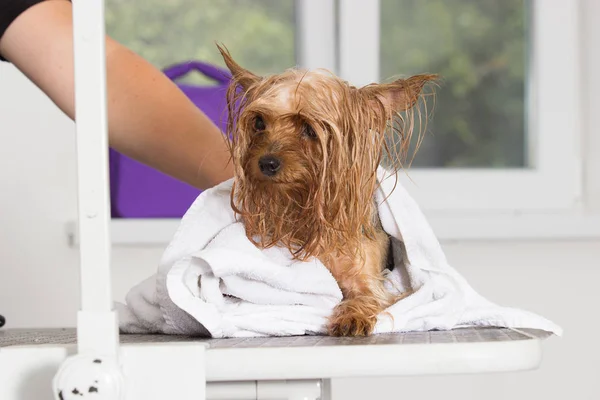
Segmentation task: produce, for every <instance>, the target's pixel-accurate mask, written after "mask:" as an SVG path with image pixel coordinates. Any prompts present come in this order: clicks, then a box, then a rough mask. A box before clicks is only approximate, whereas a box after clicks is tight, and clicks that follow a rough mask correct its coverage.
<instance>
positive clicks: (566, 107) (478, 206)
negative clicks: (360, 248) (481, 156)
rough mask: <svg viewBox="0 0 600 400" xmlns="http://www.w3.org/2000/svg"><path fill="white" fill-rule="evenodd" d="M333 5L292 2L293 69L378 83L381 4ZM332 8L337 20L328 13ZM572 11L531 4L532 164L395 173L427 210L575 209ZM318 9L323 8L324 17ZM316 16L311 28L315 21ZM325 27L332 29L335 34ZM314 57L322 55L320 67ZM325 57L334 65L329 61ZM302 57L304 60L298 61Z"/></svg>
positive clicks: (578, 125)
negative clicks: (299, 11)
mask: <svg viewBox="0 0 600 400" xmlns="http://www.w3.org/2000/svg"><path fill="white" fill-rule="evenodd" d="M333 3H334V0H325V1H318V0H315V1H313V0H297V4H298V7H300V8H303V11H304V14H303V17H301V18H299V20H298V24H297V30H298V31H299V32H303V31H306V30H309V31H310V37H311V38H312V39H308V40H305V41H304V42H302V41H301V46H300V47H299V49H300V50H301V51H300V52H299V53H298V60H299V64H300V66H302V67H309V68H312V67H317V66H319V67H320V66H325V67H326V68H329V69H331V70H333V71H334V72H335V73H337V74H338V75H339V76H340V77H342V78H343V79H346V80H348V81H349V82H350V83H352V84H355V85H357V86H362V85H365V84H368V83H371V82H378V81H380V77H379V63H380V57H379V40H380V36H379V35H380V24H379V22H380V21H379V15H380V1H379V0H369V1H364V0H339V3H337V4H335V5H334V4H333ZM336 5H337V8H336V10H337V18H336V13H332V12H331V10H332V9H333V8H335V6H336ZM579 8H580V1H579V0H572V1H561V0H532V1H531V6H530V10H531V37H530V43H531V49H532V51H531V53H530V63H529V71H528V74H529V76H530V79H529V82H528V88H527V90H528V96H529V97H528V99H527V100H528V103H529V110H528V113H527V115H528V118H529V121H527V123H528V134H529V135H530V138H529V139H528V144H527V146H528V152H529V157H528V158H529V160H531V161H530V162H531V163H532V165H531V166H529V167H525V168H512V169H502V168H499V169H492V168H411V169H410V170H409V171H407V173H406V174H401V178H400V179H401V182H402V184H403V185H404V186H405V187H406V189H407V190H408V191H409V192H410V193H411V195H413V196H414V197H415V200H416V201H417V202H418V203H419V204H420V205H421V207H422V208H423V209H424V210H425V211H426V212H432V213H439V212H444V213H447V212H453V213H456V212H460V213H462V214H464V213H466V212H471V213H481V212H486V213H488V214H490V213H495V214H498V213H501V214H502V213H506V212H510V213H523V212H525V213H530V212H536V213H537V212H544V213H547V212H565V211H572V210H576V209H577V208H578V207H579V206H580V203H581V197H582V178H583V174H582V149H581V146H580V141H581V136H582V117H583V116H582V115H581V103H582V101H581V87H580V80H579V78H580V73H581V72H580V71H581V59H580V48H579V45H580V43H581V39H582V37H581V32H580V14H579ZM324 9H326V10H328V12H327V13H325V14H323V13H322V11H323V10H324ZM309 11H310V12H309ZM319 13H321V14H319ZM309 14H310V16H309ZM317 16H318V17H320V19H319V20H318V22H319V23H318V24H316V23H314V22H315V18H318V17H317ZM327 19H329V22H328V23H327ZM332 26H335V27H337V31H336V32H335V33H332V32H331V27H332ZM357 27H360V29H357ZM304 38H305V39H307V35H304ZM324 38H326V40H324ZM332 43H334V44H333V45H332ZM306 54H310V55H312V57H307V56H306ZM317 54H327V57H324V58H322V60H323V62H319V61H320V59H319V57H318V56H317ZM557 55H560V57H558V56H557ZM332 56H333V57H334V58H335V59H336V61H333V62H332V61H331V57H332ZM305 59H310V62H309V63H305V62H304V60H305ZM426 72H435V71H426ZM557 77H560V78H559V79H560V85H557V83H558V80H557ZM557 86H560V89H561V92H560V93H559V95H556V94H557V90H556V88H557ZM442 90H443V89H442ZM565 133H566V134H565ZM429 140H435V139H434V138H431V137H430V138H429Z"/></svg>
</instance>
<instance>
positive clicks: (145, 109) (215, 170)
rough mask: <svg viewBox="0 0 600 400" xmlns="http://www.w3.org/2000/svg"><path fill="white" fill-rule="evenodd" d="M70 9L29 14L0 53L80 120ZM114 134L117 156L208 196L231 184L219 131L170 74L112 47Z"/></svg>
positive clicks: (43, 8)
mask: <svg viewBox="0 0 600 400" xmlns="http://www.w3.org/2000/svg"><path fill="white" fill-rule="evenodd" d="M72 29H73V28H72V14H71V3H70V2H68V1H64V0H49V1H44V2H42V3H40V4H38V5H35V6H33V7H31V8H30V9H28V10H27V11H25V12H24V13H22V14H21V15H20V16H19V17H18V18H17V19H16V20H15V21H14V22H13V23H12V24H11V25H10V26H9V28H8V29H7V30H6V32H5V34H4V35H3V36H2V38H1V39H0V53H1V54H2V55H3V56H4V57H5V58H6V59H7V60H9V61H10V62H12V63H13V64H14V65H15V66H16V67H17V68H18V69H19V70H21V71H22V72H23V73H24V74H25V75H26V76H27V77H28V78H29V79H30V80H31V81H33V82H34V83H35V84H36V85H37V86H38V87H39V88H40V89H41V90H42V91H44V92H45V93H46V94H47V95H48V96H49V97H50V98H51V99H52V100H53V101H54V103H55V104H56V105H57V106H58V107H59V108H60V109H61V110H62V111H63V112H65V113H66V114H67V115H68V116H69V117H71V118H74V89H73V33H72ZM106 63H107V64H106V65H107V86H108V127H109V141H110V145H111V147H112V148H114V149H115V150H117V151H119V152H121V153H123V154H125V155H127V156H129V157H131V158H134V159H136V160H138V161H140V162H142V163H144V164H147V165H150V166H152V167H153V168H156V169H158V170H160V171H162V172H164V173H166V174H168V175H171V176H173V177H175V178H177V179H180V180H182V181H184V182H187V183H189V184H191V185H193V186H196V187H198V188H201V189H205V188H208V187H211V186H214V185H216V184H218V183H220V182H222V181H224V180H226V179H229V178H230V177H231V176H232V171H233V169H232V166H231V163H229V153H228V150H227V146H226V144H225V141H224V139H223V134H222V133H221V132H220V130H219V129H218V128H217V127H216V126H215V125H214V124H213V123H212V121H210V119H208V118H207V117H206V116H205V115H204V114H203V113H202V112H201V111H200V110H198V109H197V108H196V106H195V105H194V104H193V103H192V102H191V101H190V100H189V99H188V98H187V97H186V96H185V95H184V94H183V93H182V92H181V91H180V90H179V89H178V88H177V86H176V85H175V84H173V83H172V82H171V81H170V80H169V79H168V78H166V77H165V76H164V74H163V73H162V72H161V71H159V70H157V69H156V68H154V67H153V66H152V65H151V64H149V63H148V62H146V61H144V60H143V59H142V58H141V57H139V56H137V55H136V54H134V53H133V52H131V51H130V50H128V49H127V48H125V47H123V46H121V45H120V44H118V43H116V42H115V41H114V40H112V39H110V38H107V40H106Z"/></svg>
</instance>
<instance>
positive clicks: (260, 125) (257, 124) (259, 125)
mask: <svg viewBox="0 0 600 400" xmlns="http://www.w3.org/2000/svg"><path fill="white" fill-rule="evenodd" d="M265 129H266V125H265V121H264V120H263V119H262V117H261V116H256V117H255V118H254V130H255V131H256V132H261V131H264V130H265Z"/></svg>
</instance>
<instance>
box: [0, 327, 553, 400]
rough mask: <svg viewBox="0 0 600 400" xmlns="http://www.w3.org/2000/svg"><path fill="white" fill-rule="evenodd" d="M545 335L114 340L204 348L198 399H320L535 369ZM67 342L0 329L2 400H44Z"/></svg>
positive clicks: (62, 335)
mask: <svg viewBox="0 0 600 400" xmlns="http://www.w3.org/2000/svg"><path fill="white" fill-rule="evenodd" d="M547 336H548V334H547V333H546V332H542V331H535V330H515V329H497V328H463V329H455V330H452V331H431V332H410V333H405V334H383V335H375V336H372V337H368V338H334V337H327V336H301V337H277V338H245V339H209V340H206V339H198V338H193V337H185V336H167V335H121V336H120V342H121V350H122V353H123V358H124V359H125V360H127V357H128V353H132V354H134V353H135V352H136V351H139V350H140V349H144V348H145V347H147V346H152V345H157V346H166V347H165V348H166V349H168V348H170V347H172V346H174V347H177V346H178V345H180V344H196V345H198V344H201V345H203V346H205V349H206V350H205V372H206V382H207V384H206V398H207V399H210V400H218V399H229V400H255V399H260V400H263V399H265V400H266V399H306V400H316V399H324V400H325V399H331V397H330V395H331V393H330V388H331V384H330V380H331V379H332V378H348V377H357V378H358V377H374V376H415V375H420V376H423V375H440V374H465V373H467V374H470V373H489V372H507V371H525V370H531V369H535V368H537V366H538V365H539V363H540V361H541V354H542V351H541V350H542V347H541V343H542V340H543V339H545V338H546V337H547ZM75 344H76V332H75V329H43V330H6V331H0V377H2V378H1V379H2V380H4V381H3V382H0V392H1V393H0V394H1V395H2V396H1V397H2V399H6V400H17V399H18V400H34V398H35V399H36V400H38V399H39V400H42V399H45V398H48V399H50V393H49V391H48V390H47V389H48V388H49V387H50V380H51V378H52V376H53V372H54V371H56V370H57V369H58V367H59V365H60V363H61V362H63V361H64V359H66V357H67V356H68V355H69V354H72V353H74V352H75ZM340 360H345V361H344V362H340ZM153 367H154V366H150V368H153ZM171 368H183V366H172V367H171ZM198 378H200V377H198ZM32 379H33V381H35V382H38V384H42V383H43V384H42V386H41V387H40V388H41V389H42V391H37V390H34V389H32V388H30V389H29V390H30V391H32V393H33V392H35V393H36V397H27V396H24V394H23V393H27V392H24V391H23V390H24V389H23V388H24V387H26V385H27V382H28V381H30V380H32ZM7 388H8V389H9V391H10V392H8V393H7V392H6V389H7ZM44 388H46V389H45V390H46V391H43V389H44ZM44 393H45V395H46V397H43V394H44ZM7 394H8V395H9V396H8V397H6V395H7ZM157 398H158V397H157Z"/></svg>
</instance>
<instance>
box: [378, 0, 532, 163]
mask: <svg viewBox="0 0 600 400" xmlns="http://www.w3.org/2000/svg"><path fill="white" fill-rule="evenodd" d="M381 11H382V12H381V17H382V21H381V24H382V32H381V69H382V70H381V75H382V77H386V78H391V77H394V76H397V75H403V76H405V75H411V74H415V73H422V72H430V73H437V74H439V75H441V77H442V82H441V85H440V87H439V88H437V89H436V93H437V95H436V98H435V110H434V118H433V119H432V121H431V122H430V124H429V126H428V128H429V129H428V130H429V131H430V132H429V133H428V135H427V137H426V138H425V140H424V142H423V144H422V147H421V149H420V150H419V153H418V155H417V157H416V158H415V160H414V162H413V166H419V167H504V168H506V167H509V168H510V167H521V166H523V165H525V163H526V159H525V114H524V113H525V102H524V101H525V72H526V65H525V61H526V51H527V49H526V41H525V37H526V17H527V13H526V9H525V7H524V1H523V0H502V1H498V0H478V1H472V0H402V1H398V0H382V1H381Z"/></svg>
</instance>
